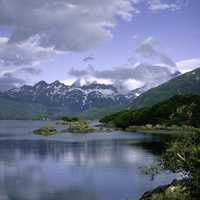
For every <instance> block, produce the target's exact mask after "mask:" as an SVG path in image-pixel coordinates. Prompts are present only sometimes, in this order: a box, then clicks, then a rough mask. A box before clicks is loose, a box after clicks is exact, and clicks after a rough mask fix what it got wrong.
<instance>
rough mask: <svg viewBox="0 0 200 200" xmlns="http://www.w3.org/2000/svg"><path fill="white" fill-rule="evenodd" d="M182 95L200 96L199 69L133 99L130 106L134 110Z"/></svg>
mask: <svg viewBox="0 0 200 200" xmlns="http://www.w3.org/2000/svg"><path fill="white" fill-rule="evenodd" d="M182 94H200V68H198V69H196V70H194V71H191V72H188V73H186V74H183V75H181V76H179V77H177V78H174V79H172V80H170V81H169V82H167V83H164V84H162V85H160V86H158V87H156V88H153V89H150V90H148V91H147V92H145V93H143V94H142V95H140V96H139V97H138V98H137V99H135V100H134V102H133V104H132V106H133V107H136V108H141V107H144V106H151V105H154V104H156V103H158V102H161V101H164V100H166V99H169V98H170V97H173V96H175V95H182Z"/></svg>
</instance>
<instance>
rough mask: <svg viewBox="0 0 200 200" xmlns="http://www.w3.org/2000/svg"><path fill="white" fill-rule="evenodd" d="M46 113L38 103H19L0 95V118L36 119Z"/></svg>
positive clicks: (44, 108) (43, 107)
mask: <svg viewBox="0 0 200 200" xmlns="http://www.w3.org/2000/svg"><path fill="white" fill-rule="evenodd" d="M44 113H47V110H46V107H45V106H42V105H39V104H29V103H20V102H16V101H12V100H8V99H4V98H2V97H0V119H37V118H41V117H42V116H43V115H44Z"/></svg>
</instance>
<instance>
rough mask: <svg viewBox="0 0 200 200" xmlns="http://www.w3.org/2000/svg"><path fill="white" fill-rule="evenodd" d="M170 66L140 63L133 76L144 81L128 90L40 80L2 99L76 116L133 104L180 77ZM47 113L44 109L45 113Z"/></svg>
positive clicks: (7, 92)
mask: <svg viewBox="0 0 200 200" xmlns="http://www.w3.org/2000/svg"><path fill="white" fill-rule="evenodd" d="M179 74H180V73H179V72H176V71H175V72H171V71H170V70H169V69H167V68H166V67H162V66H148V65H139V66H136V67H135V68H134V71H133V73H132V74H131V77H132V78H133V79H135V80H141V82H143V83H144V84H143V85H142V86H140V87H135V88H136V89H134V90H132V91H126V92H124V91H123V90H121V88H120V87H119V85H117V84H116V85H106V84H98V83H91V84H87V85H81V84H80V83H79V82H75V83H74V84H72V85H71V86H68V85H65V84H63V83H61V82H59V81H55V82H53V83H50V84H48V83H46V82H45V81H40V82H38V83H36V84H35V85H33V86H30V85H24V86H22V87H20V88H14V89H11V90H8V91H5V92H2V93H0V98H3V100H5V102H6V101H7V100H9V101H12V102H14V103H16V102H17V103H20V104H22V105H23V104H27V103H28V104H29V105H30V106H32V107H34V105H39V106H40V107H41V106H42V109H45V110H46V111H45V114H47V115H61V114H64V113H66V114H70V115H76V114H79V113H81V112H83V111H86V110H88V109H90V108H114V107H121V106H124V107H125V106H127V105H130V104H131V103H132V102H133V100H134V99H135V98H136V97H137V96H139V95H140V94H142V93H143V92H145V91H147V90H148V89H150V88H152V87H156V86H158V85H160V84H162V83H164V82H166V81H168V80H170V79H172V78H174V77H176V76H178V75H179ZM42 114H43V112H42Z"/></svg>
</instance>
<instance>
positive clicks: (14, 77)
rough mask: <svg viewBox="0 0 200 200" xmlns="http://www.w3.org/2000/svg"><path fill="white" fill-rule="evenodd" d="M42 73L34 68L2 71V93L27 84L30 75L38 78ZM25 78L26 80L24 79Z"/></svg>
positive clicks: (0, 73) (0, 79) (0, 88)
mask: <svg viewBox="0 0 200 200" xmlns="http://www.w3.org/2000/svg"><path fill="white" fill-rule="evenodd" d="M40 73H42V71H41V70H40V69H37V68H33V67H22V68H16V69H10V70H4V69H3V70H1V71H0V91H6V90H9V89H12V88H14V87H20V86H22V85H23V84H25V83H26V78H25V77H27V76H28V75H31V76H36V75H38V74H40ZM22 77H24V78H22Z"/></svg>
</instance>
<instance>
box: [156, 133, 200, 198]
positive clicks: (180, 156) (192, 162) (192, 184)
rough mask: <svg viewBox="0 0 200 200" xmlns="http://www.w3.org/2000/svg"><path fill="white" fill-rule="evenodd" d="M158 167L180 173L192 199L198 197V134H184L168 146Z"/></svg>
mask: <svg viewBox="0 0 200 200" xmlns="http://www.w3.org/2000/svg"><path fill="white" fill-rule="evenodd" d="M160 166H162V167H163V168H164V169H169V170H171V171H173V172H181V173H182V174H183V177H184V178H185V180H186V181H184V183H185V186H186V187H187V188H188V190H189V192H190V195H191V197H192V199H195V200H197V199H199V197H200V132H199V131H196V132H193V133H192V134H184V135H182V136H181V137H180V136H179V137H178V138H177V139H176V141H173V142H171V143H170V144H169V146H168V148H167V150H166V152H165V153H164V154H163V156H162V157H161V161H160Z"/></svg>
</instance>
